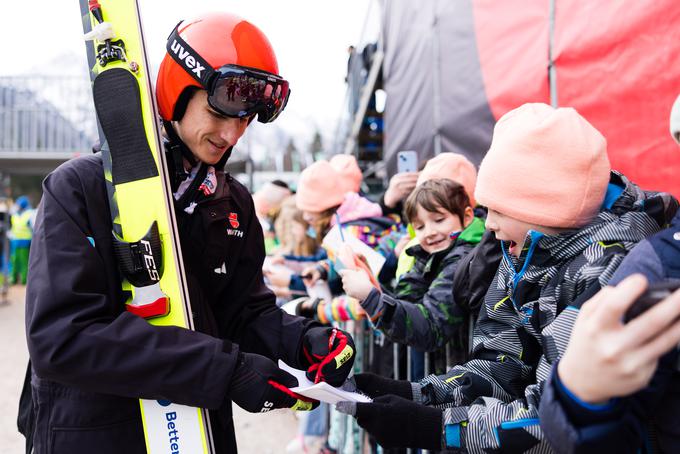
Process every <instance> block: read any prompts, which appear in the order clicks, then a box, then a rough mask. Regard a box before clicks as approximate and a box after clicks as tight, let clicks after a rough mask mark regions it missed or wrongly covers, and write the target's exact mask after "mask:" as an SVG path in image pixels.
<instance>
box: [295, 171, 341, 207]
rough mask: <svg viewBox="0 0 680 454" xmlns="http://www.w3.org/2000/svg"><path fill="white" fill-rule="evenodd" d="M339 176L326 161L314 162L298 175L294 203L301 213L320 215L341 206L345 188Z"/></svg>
mask: <svg viewBox="0 0 680 454" xmlns="http://www.w3.org/2000/svg"><path fill="white" fill-rule="evenodd" d="M340 179H341V177H340V174H339V173H338V172H337V171H336V170H335V169H334V168H333V166H332V165H330V163H329V162H328V161H316V162H315V163H314V164H312V165H311V166H309V167H307V168H306V169H305V170H303V171H302V173H301V174H300V180H299V181H298V186H297V196H296V197H295V203H296V205H297V207H298V208H299V209H301V210H303V211H310V212H312V213H321V212H322V211H325V210H327V209H329V208H332V207H334V206H338V205H340V204H342V201H343V200H344V199H345V193H346V192H347V191H345V188H344V187H342V186H341V185H340V183H339V182H340Z"/></svg>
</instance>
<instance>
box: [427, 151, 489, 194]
mask: <svg viewBox="0 0 680 454" xmlns="http://www.w3.org/2000/svg"><path fill="white" fill-rule="evenodd" d="M438 178H448V179H449V180H453V181H455V182H456V183H458V184H460V185H461V186H463V188H465V192H467V193H468V197H469V198H470V205H471V206H473V207H474V206H475V205H476V202H475V198H474V194H475V185H476V183H477V169H476V168H475V165H474V164H473V163H471V162H470V161H469V160H468V158H466V157H465V156H463V155H462V154H458V153H451V152H446V153H440V154H438V155H437V156H435V157H434V158H432V159H430V160H429V161H427V163H426V164H425V167H424V168H423V170H422V171H421V172H420V175H418V181H417V183H416V186H419V185H420V184H422V183H424V182H426V181H428V180H434V179H438Z"/></svg>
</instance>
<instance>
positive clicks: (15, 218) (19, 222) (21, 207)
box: [10, 195, 34, 285]
mask: <svg viewBox="0 0 680 454" xmlns="http://www.w3.org/2000/svg"><path fill="white" fill-rule="evenodd" d="M15 205H16V212H15V213H14V214H13V215H12V217H11V218H10V222H11V228H10V250H11V258H10V262H11V266H12V276H11V279H10V281H11V282H13V283H15V284H22V285H26V275H27V274H28V251H29V248H30V247H31V238H32V237H33V214H34V212H33V209H32V208H31V202H30V201H29V200H28V197H26V196H24V195H22V196H21V197H19V198H17V200H16V203H15Z"/></svg>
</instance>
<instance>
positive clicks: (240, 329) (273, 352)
mask: <svg viewBox="0 0 680 454" xmlns="http://www.w3.org/2000/svg"><path fill="white" fill-rule="evenodd" d="M241 189H242V190H243V189H244V188H241ZM234 196H235V197H239V198H240V199H241V200H240V201H241V203H248V204H249V205H250V207H249V209H248V210H247V212H249V213H254V206H253V202H252V197H250V195H249V194H247V193H243V192H241V191H239V192H236V191H235V193H234ZM244 201H245V202H244ZM243 240H244V241H245V242H246V243H245V244H244V245H243V249H242V251H245V252H244V253H241V254H240V255H239V263H238V264H237V266H236V267H235V272H234V276H233V277H232V279H231V283H230V285H229V286H228V288H227V290H226V292H225V294H224V296H223V301H221V302H220V309H218V311H219V314H218V320H219V323H220V325H221V326H226V331H223V334H224V335H225V337H227V338H229V339H231V340H233V341H234V342H237V343H238V344H239V346H240V348H241V350H243V351H247V352H250V353H257V354H260V355H263V356H266V357H268V358H271V359H272V360H274V361H276V360H278V359H282V360H283V361H285V362H286V363H287V364H288V365H290V366H293V367H297V368H301V369H304V368H306V367H304V364H301V362H300V361H301V360H302V356H304V355H302V350H301V348H302V337H303V336H304V333H305V332H306V331H307V329H309V328H310V327H311V326H319V324H318V323H317V322H314V321H312V320H310V319H306V318H304V317H299V316H295V315H290V314H287V313H286V312H284V311H283V310H282V309H280V308H278V307H277V306H276V296H275V295H274V293H273V292H272V291H271V290H270V289H269V288H268V287H267V286H266V285H265V283H264V278H263V276H262V264H263V262H264V256H265V252H264V239H263V233H262V227H261V225H260V223H259V222H258V221H257V219H256V218H255V216H254V214H251V215H250V216H249V219H248V223H247V229H246V232H245V235H244V236H243ZM230 308H238V312H237V313H234V311H233V310H231V309H230Z"/></svg>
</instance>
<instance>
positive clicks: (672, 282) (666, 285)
mask: <svg viewBox="0 0 680 454" xmlns="http://www.w3.org/2000/svg"><path fill="white" fill-rule="evenodd" d="M679 288H680V279H668V280H665V281H661V282H655V283H653V284H649V287H647V290H645V293H643V294H642V295H640V298H638V299H637V300H636V301H635V302H634V303H633V305H632V306H631V307H629V308H628V311H627V312H626V315H625V316H624V318H623V320H624V321H625V322H629V321H630V320H632V319H634V318H635V317H637V316H638V315H640V314H642V313H643V312H645V311H646V310H647V309H649V308H651V307H652V306H654V305H655V304H656V303H658V302H659V301H661V300H663V299H665V298H667V297H668V296H670V294H671V293H673V292H674V291H676V290H677V289H679Z"/></svg>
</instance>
